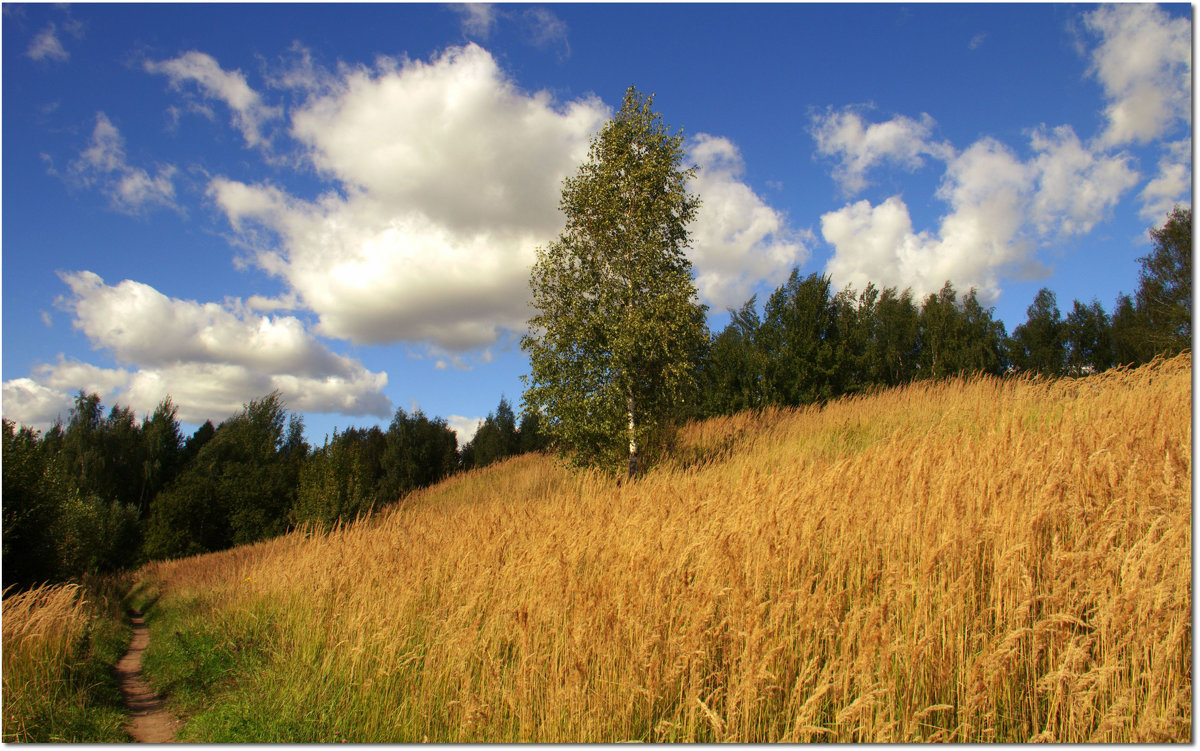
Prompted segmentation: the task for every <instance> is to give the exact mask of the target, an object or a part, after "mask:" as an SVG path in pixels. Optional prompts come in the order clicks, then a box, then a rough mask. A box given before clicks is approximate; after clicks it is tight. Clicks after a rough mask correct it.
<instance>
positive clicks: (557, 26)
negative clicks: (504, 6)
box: [521, 7, 571, 57]
mask: <svg viewBox="0 0 1200 751" xmlns="http://www.w3.org/2000/svg"><path fill="white" fill-rule="evenodd" d="M521 18H522V20H523V21H524V26H525V34H526V36H527V38H528V39H529V42H530V44H532V45H533V46H535V47H540V48H542V49H545V48H547V47H556V48H558V54H559V56H560V57H568V56H570V54H571V45H570V43H569V42H568V41H567V24H566V22H565V21H563V20H562V19H561V18H559V17H558V16H556V15H555V14H554V12H553V11H551V10H550V9H548V8H542V7H537V8H529V9H528V10H526V11H525V12H524V13H522V14H521Z"/></svg>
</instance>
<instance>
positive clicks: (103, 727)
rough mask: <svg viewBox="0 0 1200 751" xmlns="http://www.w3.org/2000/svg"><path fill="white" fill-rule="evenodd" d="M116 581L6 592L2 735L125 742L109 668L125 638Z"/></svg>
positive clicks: (6, 737)
mask: <svg viewBox="0 0 1200 751" xmlns="http://www.w3.org/2000/svg"><path fill="white" fill-rule="evenodd" d="M119 590H120V586H119V584H118V583H117V582H115V581H109V580H103V579H93V580H89V581H87V582H86V583H85V585H84V586H81V585H79V584H56V585H47V586H41V587H36V588H33V589H30V590H26V591H23V592H17V593H12V594H7V595H6V596H5V597H4V600H3V606H2V611H0V617H2V619H3V669H4V672H3V686H4V695H3V717H4V726H3V739H4V741H5V742H13V741H30V742H47V741H57V742H63V741H68V742H74V741H81V742H93V743H97V742H124V741H128V740H129V737H128V735H126V733H125V732H124V731H123V730H122V724H123V722H124V719H125V716H124V710H123V705H122V701H121V695H120V692H119V690H118V689H117V687H116V684H115V682H114V679H113V676H112V675H111V673H110V668H111V666H112V665H114V664H115V663H116V661H117V659H118V658H119V657H120V655H121V654H122V653H123V651H124V649H125V647H126V646H127V645H128V643H129V634H130V632H129V629H128V627H127V626H126V625H125V624H124V623H123V622H122V620H121V605H120V591H119Z"/></svg>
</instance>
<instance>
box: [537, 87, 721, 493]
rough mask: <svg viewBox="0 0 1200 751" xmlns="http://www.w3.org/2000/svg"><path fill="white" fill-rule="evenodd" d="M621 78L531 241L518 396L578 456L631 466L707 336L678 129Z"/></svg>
mask: <svg viewBox="0 0 1200 751" xmlns="http://www.w3.org/2000/svg"><path fill="white" fill-rule="evenodd" d="M652 104H653V97H652V96H651V97H643V96H642V95H641V94H640V93H639V92H638V91H637V90H636V89H634V88H633V87H630V88H629V90H628V91H626V93H625V99H624V102H623V104H622V107H621V110H620V112H618V113H617V115H616V116H615V117H614V118H613V119H612V120H611V121H609V122H608V124H607V125H605V127H604V128H603V130H601V132H600V133H599V135H598V136H597V137H596V138H595V139H594V140H593V141H592V144H591V149H590V151H589V152H588V158H587V160H586V161H585V162H584V164H583V165H582V166H581V167H580V169H579V172H578V174H576V175H575V176H574V177H570V178H568V179H567V180H566V181H565V183H564V186H563V193H562V201H561V204H560V208H561V209H562V212H563V214H564V215H565V217H566V227H565V228H564V229H563V231H562V233H561V234H560V235H559V237H558V239H557V240H555V241H554V242H552V243H551V244H550V245H548V246H546V247H542V248H539V249H538V251H537V260H536V262H535V264H534V266H533V270H532V274H531V278H530V286H531V288H532V291H533V307H534V310H535V314H534V316H533V318H532V319H531V320H530V322H529V332H528V334H527V335H526V336H525V337H523V339H522V342H521V346H522V349H524V350H525V351H526V352H527V353H528V354H529V359H530V368H531V373H530V375H529V376H528V377H527V379H526V386H527V389H526V392H525V407H526V411H527V412H532V413H539V414H541V415H543V416H544V417H545V419H546V423H547V424H546V430H547V432H548V433H549V434H550V436H551V437H552V439H553V443H554V446H555V447H556V448H557V449H558V450H559V451H560V452H561V453H563V454H564V455H565V456H567V457H568V458H570V459H571V460H573V461H574V462H576V463H579V464H589V465H598V466H602V467H606V468H608V469H611V470H616V469H618V468H619V467H620V466H621V465H622V464H624V465H625V468H626V471H627V472H628V473H629V474H634V473H636V471H637V457H638V447H639V446H641V445H644V444H646V443H647V442H648V441H651V440H653V437H654V436H655V435H656V434H658V433H659V432H660V431H662V430H663V429H664V428H665V427H666V426H667V425H669V424H670V423H671V422H672V420H674V419H677V418H678V417H679V416H681V415H682V413H683V410H684V409H685V408H686V407H687V406H688V405H689V404H690V403H691V401H692V400H693V398H694V395H695V371H696V368H697V366H698V364H699V360H700V358H701V355H702V353H703V350H704V348H705V345H706V344H707V334H706V332H705V324H704V308H703V307H702V306H700V305H699V304H698V303H697V301H696V288H695V285H694V283H693V281H692V267H691V262H690V261H689V260H688V258H687V256H686V254H685V250H686V248H687V246H688V244H689V242H690V236H689V232H688V224H689V223H690V222H691V220H692V219H693V218H694V216H695V213H696V209H697V207H698V206H699V199H698V198H697V197H696V196H694V195H692V194H689V193H688V192H687V182H688V180H689V179H690V178H691V177H692V176H693V175H694V174H695V170H694V168H693V169H683V168H682V161H683V149H682V141H683V136H682V134H674V135H672V134H671V133H670V132H669V131H668V129H667V127H666V125H665V124H664V123H663V121H662V118H661V116H660V115H658V114H657V113H655V112H653V111H652V110H651V105H652Z"/></svg>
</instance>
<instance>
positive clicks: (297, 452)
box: [146, 392, 308, 558]
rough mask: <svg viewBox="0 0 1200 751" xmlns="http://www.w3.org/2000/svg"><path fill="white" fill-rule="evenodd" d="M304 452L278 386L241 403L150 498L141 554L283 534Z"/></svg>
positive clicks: (201, 548)
mask: <svg viewBox="0 0 1200 751" xmlns="http://www.w3.org/2000/svg"><path fill="white" fill-rule="evenodd" d="M285 425H287V426H288V427H287V429H286V433H285V427H284V426H285ZM307 453H308V446H307V445H306V444H305V443H304V440H303V426H302V423H300V421H299V418H298V417H296V416H294V415H293V416H291V417H290V418H289V415H288V413H287V410H286V408H285V407H284V404H283V401H282V399H281V398H280V396H279V394H278V392H275V393H272V394H270V395H268V396H266V397H264V398H263V399H260V400H254V401H251V402H249V403H247V404H246V406H245V407H244V408H243V410H242V412H241V414H239V415H236V416H234V417H231V418H229V419H228V420H226V421H225V422H223V423H221V426H220V427H219V428H218V429H217V430H216V432H215V433H214V434H213V436H212V438H211V439H210V440H208V441H207V442H206V443H205V444H204V445H203V447H201V448H200V449H199V451H198V452H197V454H196V457H195V459H194V460H193V461H192V463H191V464H189V465H188V467H187V469H186V470H185V471H184V472H183V473H182V474H181V475H180V476H179V477H178V478H177V480H176V482H175V483H174V484H172V485H171V486H170V487H169V488H168V489H167V491H166V492H164V493H163V494H162V495H160V497H159V498H158V500H157V501H156V502H155V504H154V507H153V509H152V511H151V514H150V519H149V524H148V527H147V531H146V552H147V554H148V555H149V556H151V557H152V558H165V557H175V556H180V555H189V554H192V553H197V552H203V551H212V550H221V549H223V548H227V547H229V546H231V545H242V544H245V543H250V542H255V541H257V540H261V539H265V538H267V537H272V536H275V535H278V534H281V533H283V532H284V531H285V530H286V528H287V526H286V525H287V519H288V513H289V511H291V509H292V506H293V504H294V501H295V491H296V486H297V480H298V477H299V473H300V467H301V465H302V464H303V462H304V459H305V457H306V456H307Z"/></svg>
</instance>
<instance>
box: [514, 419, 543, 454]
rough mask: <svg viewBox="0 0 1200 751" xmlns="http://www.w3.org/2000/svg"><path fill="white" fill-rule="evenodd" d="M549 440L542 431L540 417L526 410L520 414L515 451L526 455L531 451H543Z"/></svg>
mask: <svg viewBox="0 0 1200 751" xmlns="http://www.w3.org/2000/svg"><path fill="white" fill-rule="evenodd" d="M548 445H549V438H547V436H546V433H545V432H544V431H543V430H542V416H541V415H539V414H538V413H537V412H530V411H528V410H526V411H524V412H522V413H521V424H520V425H519V426H517V451H518V452H519V453H522V454H527V453H529V452H531V451H545V450H546V448H547V446H548Z"/></svg>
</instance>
